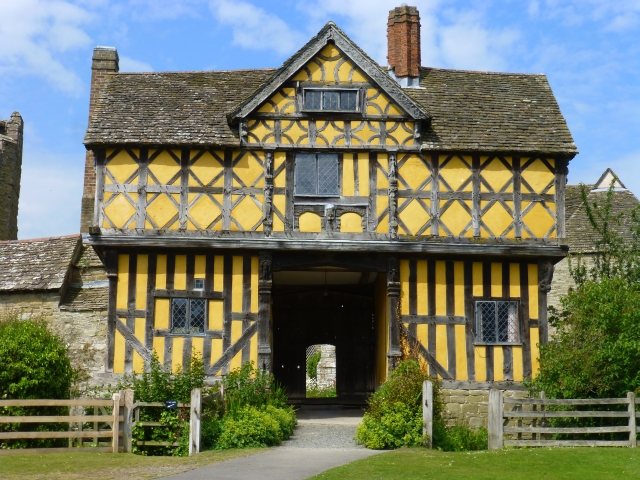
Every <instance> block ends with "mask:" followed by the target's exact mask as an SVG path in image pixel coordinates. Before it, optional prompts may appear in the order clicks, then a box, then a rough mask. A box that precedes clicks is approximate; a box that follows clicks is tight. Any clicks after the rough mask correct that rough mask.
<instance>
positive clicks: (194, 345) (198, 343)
mask: <svg viewBox="0 0 640 480" xmlns="http://www.w3.org/2000/svg"><path fill="white" fill-rule="evenodd" d="M203 349H204V337H193V339H192V340H191V356H192V357H193V358H199V359H202V351H203Z"/></svg>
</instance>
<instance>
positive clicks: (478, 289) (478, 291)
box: [472, 262, 484, 297]
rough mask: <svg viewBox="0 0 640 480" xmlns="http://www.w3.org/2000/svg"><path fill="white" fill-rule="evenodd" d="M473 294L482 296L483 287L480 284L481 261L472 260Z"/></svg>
mask: <svg viewBox="0 0 640 480" xmlns="http://www.w3.org/2000/svg"><path fill="white" fill-rule="evenodd" d="M472 271H473V275H472V276H473V296H474V297H482V296H484V289H483V286H482V262H473V268H472Z"/></svg>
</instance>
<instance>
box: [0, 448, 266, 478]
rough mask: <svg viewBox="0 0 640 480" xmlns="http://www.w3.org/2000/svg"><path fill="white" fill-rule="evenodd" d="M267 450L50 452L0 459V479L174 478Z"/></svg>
mask: <svg viewBox="0 0 640 480" xmlns="http://www.w3.org/2000/svg"><path fill="white" fill-rule="evenodd" d="M264 451H266V449H261V448H246V449H235V450H222V451H207V452H202V453H199V454H197V455H194V456H193V457H144V456H141V455H133V454H130V453H120V454H117V455H114V454H112V453H84V452H78V453H75V452H73V453H51V454H47V455H10V456H6V457H5V456H3V457H1V458H0V478H2V479H20V480H40V479H54V480H58V479H69V480H84V479H100V480H110V479H122V478H127V479H148V478H157V477H164V476H168V475H175V474H177V473H181V472H186V471H187V470H193V469H194V468H199V467H204V466H206V465H210V464H212V463H216V462H222V461H224V460H230V459H232V458H237V457H243V456H247V455H251V454H254V453H258V452H264Z"/></svg>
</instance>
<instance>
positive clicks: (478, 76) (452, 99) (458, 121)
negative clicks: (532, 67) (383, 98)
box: [405, 68, 577, 155]
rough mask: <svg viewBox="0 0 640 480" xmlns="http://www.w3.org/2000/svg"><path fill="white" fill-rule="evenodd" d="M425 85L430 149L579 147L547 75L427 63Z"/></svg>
mask: <svg viewBox="0 0 640 480" xmlns="http://www.w3.org/2000/svg"><path fill="white" fill-rule="evenodd" d="M420 86H421V87H423V88H421V89H415V88H407V89H405V91H406V93H407V94H408V95H409V96H410V97H412V98H413V99H414V100H416V101H417V102H419V103H420V104H421V105H423V107H424V108H425V109H426V110H427V112H429V114H430V115H431V116H432V118H433V120H432V122H431V126H430V128H429V129H428V130H427V131H425V132H423V138H422V141H423V143H424V144H425V147H427V148H429V149H437V150H440V149H442V150H472V151H473V150H485V151H495V152H498V151H515V152H541V153H555V154H569V155H573V154H576V153H577V149H576V146H575V144H574V143H573V138H572V137H571V133H570V132H569V128H568V127H567V124H566V122H565V119H564V117H563V116H562V113H561V112H560V108H559V107H558V103H557V102H556V99H555V97H554V96H553V92H552V91H551V87H550V86H549V82H548V81H547V77H546V76H545V75H531V74H511V73H487V72H470V71H464V70H443V69H436V68H422V70H421V76H420Z"/></svg>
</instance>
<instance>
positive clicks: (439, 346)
mask: <svg viewBox="0 0 640 480" xmlns="http://www.w3.org/2000/svg"><path fill="white" fill-rule="evenodd" d="M437 304H438V302H437V301H436V305H437ZM436 360H437V361H438V363H440V365H442V366H443V367H444V368H449V356H448V351H447V326H446V325H436ZM456 370H457V369H456Z"/></svg>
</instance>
